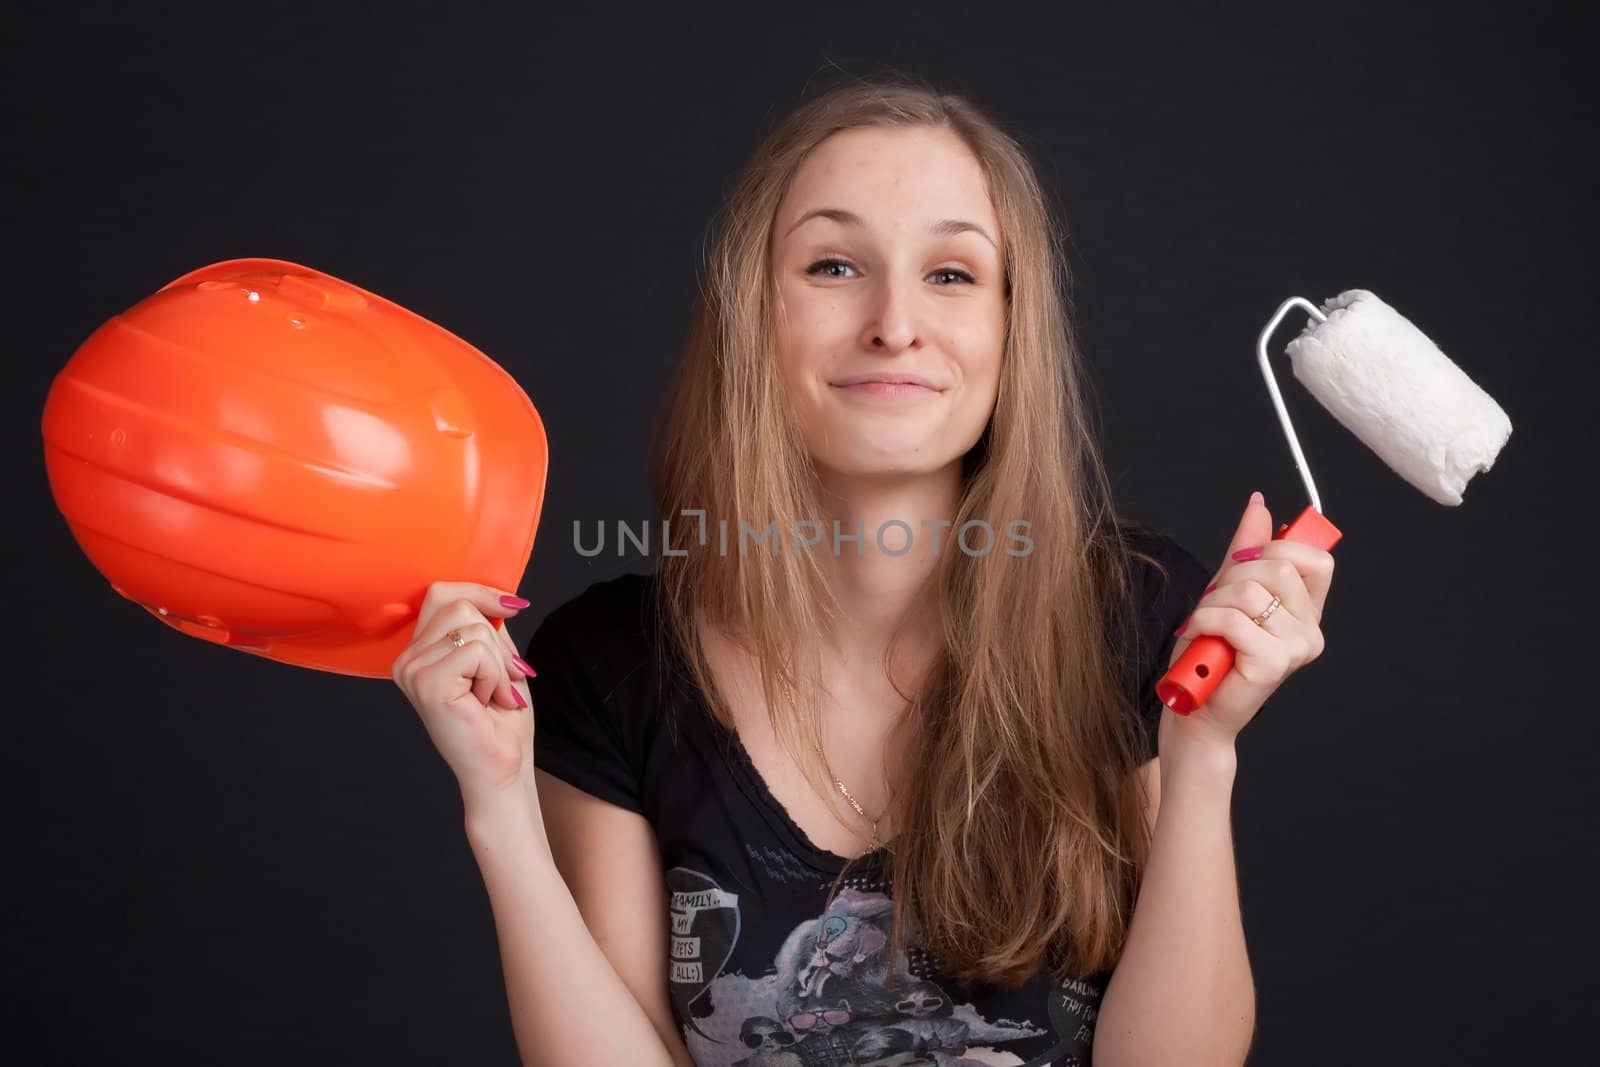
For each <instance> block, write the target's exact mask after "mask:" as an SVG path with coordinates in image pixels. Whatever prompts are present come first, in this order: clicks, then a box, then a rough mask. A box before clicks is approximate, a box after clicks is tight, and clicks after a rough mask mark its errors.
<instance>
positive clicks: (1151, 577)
mask: <svg viewBox="0 0 1600 1067" xmlns="http://www.w3.org/2000/svg"><path fill="white" fill-rule="evenodd" d="M1136 543H1138V544H1139V545H1140V547H1141V548H1143V549H1144V550H1145V551H1146V552H1148V553H1149V554H1150V555H1152V556H1154V557H1155V558H1156V559H1158V560H1160V561H1161V564H1162V567H1163V568H1164V569H1165V572H1166V573H1164V574H1163V573H1162V570H1161V569H1158V568H1157V567H1156V566H1155V565H1154V564H1152V563H1150V562H1149V561H1147V560H1144V559H1140V558H1138V557H1135V558H1134V559H1133V564H1132V566H1133V574H1132V576H1133V589H1132V592H1133V598H1134V603H1135V604H1136V605H1138V608H1139V611H1138V615H1137V620H1138V626H1137V630H1138V632H1137V646H1136V648H1135V649H1134V664H1135V690H1134V691H1135V694H1136V698H1135V699H1136V701H1137V705H1138V708H1139V719H1140V721H1141V723H1142V724H1143V726H1144V734H1145V754H1144V758H1145V759H1147V760H1148V759H1153V758H1154V757H1155V756H1156V755H1158V746H1157V737H1158V730H1159V727H1160V725H1161V712H1162V711H1163V709H1164V706H1163V705H1162V703H1161V698H1160V696H1158V695H1157V694H1156V683H1157V682H1158V681H1160V680H1161V676H1162V675H1164V674H1166V673H1167V666H1168V664H1169V662H1170V661H1171V659H1172V649H1173V647H1174V646H1175V645H1176V644H1177V643H1178V638H1177V636H1176V635H1174V634H1173V632H1172V631H1174V630H1176V629H1177V628H1178V625H1179V624H1180V623H1182V622H1183V620H1185V619H1187V618H1188V617H1189V615H1190V614H1191V613H1192V612H1193V611H1194V607H1195V605H1196V604H1197V603H1199V601H1200V597H1201V596H1202V595H1204V593H1205V588H1206V586H1208V585H1210V584H1211V570H1210V568H1208V567H1206V566H1205V565H1204V564H1203V563H1201V562H1200V560H1199V559H1197V558H1196V557H1195V556H1194V554H1193V553H1191V552H1190V551H1189V550H1188V549H1186V548H1184V547H1183V546H1182V545H1180V544H1178V542H1176V541H1175V540H1173V539H1172V538H1171V537H1168V536H1167V535H1165V534H1162V533H1159V532H1151V533H1149V534H1147V535H1145V537H1144V538H1142V539H1140V540H1139V541H1138V542H1136Z"/></svg>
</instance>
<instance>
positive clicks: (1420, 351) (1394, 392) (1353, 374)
mask: <svg viewBox="0 0 1600 1067" xmlns="http://www.w3.org/2000/svg"><path fill="white" fill-rule="evenodd" d="M1295 308H1300V309H1302V310H1304V311H1305V312H1306V314H1307V315H1308V316H1309V317H1310V318H1309V320H1308V321H1307V323H1306V325H1305V328H1304V329H1303V330H1302V331H1301V333H1300V335H1299V336H1298V337H1296V338H1295V339H1294V340H1292V341H1290V342H1289V344H1288V345H1287V346H1286V351H1287V352H1288V353H1289V358H1290V362H1291V365H1292V366H1293V369H1294V376H1295V377H1296V378H1298V379H1299V380H1300V382H1301V384H1303V385H1304V386H1305V387H1306V389H1307V390H1308V391H1309V392H1310V393H1311V395H1312V396H1314V397H1316V398H1317V400H1318V401H1320V402H1321V404H1322V406H1323V407H1324V408H1327V409H1328V411H1329V412H1330V413H1331V414H1332V415H1333V417H1334V418H1336V419H1338V420H1339V422H1340V423H1341V424H1342V425H1343V426H1344V428H1345V429H1347V430H1349V431H1350V432H1351V433H1353V434H1355V435H1356V437H1358V438H1359V439H1360V440H1361V441H1362V442H1363V443H1365V444H1366V446H1367V447H1368V448H1370V449H1372V451H1373V452H1375V453H1377V454H1378V457H1379V458H1380V459H1382V460H1383V461H1384V462H1385V463H1387V464H1388V465H1389V467H1390V468H1392V469H1393V470H1394V472H1395V473H1396V474H1398V475H1400V477H1402V478H1404V479H1405V480H1406V481H1407V482H1408V483H1410V484H1411V485H1412V486H1413V487H1414V488H1416V489H1418V490H1420V491H1421V492H1423V493H1425V494H1426V495H1427V496H1428V497H1430V498H1431V499H1433V500H1436V501H1438V502H1439V503H1441V504H1448V505H1451V506H1458V505H1460V503H1461V500H1462V493H1463V492H1464V491H1465V489H1466V485H1467V482H1468V481H1470V480H1471V479H1472V477H1473V475H1475V474H1478V473H1480V472H1482V471H1486V470H1489V469H1490V468H1491V467H1492V466H1494V461H1495V457H1496V456H1498V455H1499V453H1500V449H1501V448H1503V447H1504V446H1505V443H1506V440H1507V439H1508V438H1509V437H1510V436H1511V420H1510V419H1509V418H1508V417H1507V416H1506V413H1505V411H1504V410H1503V409H1502V408H1501V407H1500V405H1499V404H1497V403H1495V401H1494V400H1493V398H1491V397H1490V396H1489V394H1488V393H1486V392H1484V391H1483V390H1482V389H1481V388H1479V387H1478V385H1477V384H1476V383H1474V382H1473V381H1472V379H1471V378H1469V377H1467V375H1466V374H1465V373H1464V372H1463V371H1462V370H1461V368H1460V367H1458V366H1456V365H1455V364H1454V363H1452V362H1451V361H1450V359H1449V357H1447V356H1446V355H1445V354H1444V353H1443V352H1441V351H1440V350H1439V348H1438V347H1437V346H1436V345H1435V344H1434V343H1433V342H1432V341H1430V340H1428V338H1427V337H1426V336H1425V335H1424V334H1423V333H1422V331H1421V330H1419V329H1417V327H1416V326H1414V325H1412V323H1411V322H1410V321H1409V320H1408V319H1406V318H1405V317H1404V316H1402V315H1401V314H1400V313H1399V312H1397V311H1395V309H1394V308H1392V307H1390V306H1389V305H1388V304H1386V303H1384V302H1383V301H1382V300H1380V299H1378V297H1377V296H1375V295H1374V294H1373V293H1371V292H1369V291H1367V290H1365V289H1350V290H1347V291H1345V292H1343V293H1340V294H1339V295H1338V296H1336V297H1334V298H1332V299H1331V300H1328V301H1326V302H1324V304H1323V306H1322V308H1321V309H1320V310H1319V309H1318V308H1317V307H1316V306H1315V305H1313V304H1312V303H1311V302H1310V301H1308V300H1305V299H1303V298H1301V297H1298V296H1296V297H1291V298H1290V299H1288V300H1285V301H1284V302H1283V303H1282V304H1281V305H1280V306H1279V307H1278V311H1277V313H1276V314H1275V315H1273V316H1272V319H1271V321H1270V322H1268V323H1267V325H1266V327H1265V328H1264V329H1263V330H1262V331H1261V336H1260V338H1259V339H1258V340H1257V342H1256V356H1257V360H1258V362H1259V363H1260V365H1261V373H1262V375H1263V376H1264V377H1265V378H1266V380H1267V389H1268V391H1269V392H1270V393H1271V394H1272V403H1273V406H1274V407H1276V408H1277V409H1278V419H1279V421H1280V422H1282V423H1283V432H1284V434H1285V435H1286V436H1287V437H1288V439H1289V448H1290V449H1291V451H1292V452H1293V453H1294V460H1295V465H1296V466H1297V467H1298V468H1299V470H1300V477H1301V479H1302V480H1303V481H1304V482H1305V486H1306V493H1307V495H1308V496H1309V497H1310V498H1311V503H1310V504H1309V505H1308V506H1307V507H1306V509H1305V510H1304V511H1303V512H1301V513H1300V515H1299V517H1298V518H1296V519H1295V520H1294V521H1293V522H1290V523H1285V524H1283V525H1281V526H1279V527H1278V530H1277V532H1276V533H1275V534H1273V540H1275V541H1277V540H1288V541H1300V542H1303V543H1305V544H1309V545H1314V546H1315V547H1317V548H1320V549H1323V550H1324V551H1331V550H1332V548H1333V546H1334V545H1335V544H1337V543H1338V542H1339V539H1340V538H1341V537H1342V536H1343V535H1342V534H1341V533H1340V531H1339V529H1338V528H1337V527H1336V526H1334V525H1333V523H1331V522H1329V521H1328V519H1327V517H1326V516H1325V515H1324V514H1323V513H1322V498H1321V497H1319V496H1318V495H1317V487H1316V485H1315V483H1314V482H1312V480H1311V468H1310V467H1309V466H1308V465H1307V464H1306V459H1305V455H1304V454H1303V453H1302V452H1301V451H1300V441H1299V439H1298V438H1296V437H1295V433H1294V426H1293V425H1292V424H1291V423H1290V421H1289V412H1288V410H1287V409H1286V408H1285V407H1284V404H1283V396H1282V394H1281V393H1279V391H1278V383H1277V380H1276V379H1275V378H1274V377H1273V374H1272V364H1271V361H1270V360H1269V359H1268V357H1267V342H1268V341H1269V340H1270V339H1271V337H1272V333H1273V331H1274V330H1276V329H1277V327H1278V324H1279V323H1280V322H1282V321H1283V319H1284V316H1286V315H1288V314H1289V312H1290V311H1292V310H1294V309H1295ZM1233 660H1234V650H1233V646H1232V645H1230V644H1228V643H1227V642H1226V641H1224V640H1223V639H1222V638H1220V637H1217V636H1215V635H1214V634H1202V635H1200V636H1199V637H1197V638H1195V639H1194V641H1193V642H1191V643H1190V645H1189V647H1188V648H1186V649H1184V652H1183V655H1181V656H1179V657H1178V658H1177V660H1176V661H1174V662H1173V664H1172V666H1171V667H1170V668H1169V669H1168V670H1167V672H1166V674H1164V675H1163V676H1162V677H1161V679H1160V681H1158V682H1157V683H1156V695H1157V696H1159V697H1160V698H1161V702H1162V703H1163V704H1165V705H1166V706H1167V707H1169V708H1171V709H1172V710H1173V711H1175V712H1177V713H1178V714H1180V715H1187V714H1189V713H1191V712H1193V711H1194V710H1195V709H1196V708H1198V707H1200V706H1201V705H1202V704H1204V703H1205V702H1206V698H1207V697H1209V696H1210V695H1211V692H1212V690H1214V689H1215V688H1216V687H1217V685H1218V684H1220V683H1221V681H1222V679H1223V678H1224V677H1226V676H1227V673H1228V671H1229V670H1231V669H1232V668H1233Z"/></svg>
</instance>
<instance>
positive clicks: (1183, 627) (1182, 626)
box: [1172, 616, 1193, 637]
mask: <svg viewBox="0 0 1600 1067" xmlns="http://www.w3.org/2000/svg"><path fill="white" fill-rule="evenodd" d="M1190 618H1193V616H1190ZM1188 628H1189V619H1184V620H1183V621H1182V622H1180V623H1179V624H1178V628H1177V629H1176V630H1174V631H1172V636H1173V637H1182V636H1183V631H1185V630H1187V629H1188Z"/></svg>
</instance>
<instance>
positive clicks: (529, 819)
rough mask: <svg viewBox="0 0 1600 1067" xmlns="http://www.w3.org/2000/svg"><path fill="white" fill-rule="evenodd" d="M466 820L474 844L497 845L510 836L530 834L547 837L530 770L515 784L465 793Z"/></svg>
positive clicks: (462, 801)
mask: <svg viewBox="0 0 1600 1067" xmlns="http://www.w3.org/2000/svg"><path fill="white" fill-rule="evenodd" d="M461 808H462V817H463V820H464V821H465V823H466V829H467V836H468V837H469V838H471V839H472V840H473V841H474V842H477V841H480V840H481V841H485V842H487V841H493V840H498V839H502V838H504V836H505V835H506V834H508V833H510V834H523V833H527V832H529V831H530V830H531V831H532V832H534V833H535V834H537V835H538V836H539V837H540V838H543V836H544V819H543V817H542V814H541V812H540V810H539V794H538V792H537V791H536V790H535V788H534V784H533V772H532V771H531V770H530V771H528V772H527V773H526V774H525V775H523V776H522V777H520V778H518V779H517V780H516V781H514V782H508V783H505V784H504V785H500V786H495V787H493V788H489V789H485V790H482V791H468V790H465V789H463V790H462V792H461Z"/></svg>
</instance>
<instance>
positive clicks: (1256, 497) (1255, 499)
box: [1250, 489, 1267, 504]
mask: <svg viewBox="0 0 1600 1067" xmlns="http://www.w3.org/2000/svg"><path fill="white" fill-rule="evenodd" d="M1266 502H1267V498H1266V497H1264V496H1262V495H1261V490H1259V489H1257V490H1256V491H1255V492H1253V493H1251V494H1250V503H1252V504H1265V503H1266Z"/></svg>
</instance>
